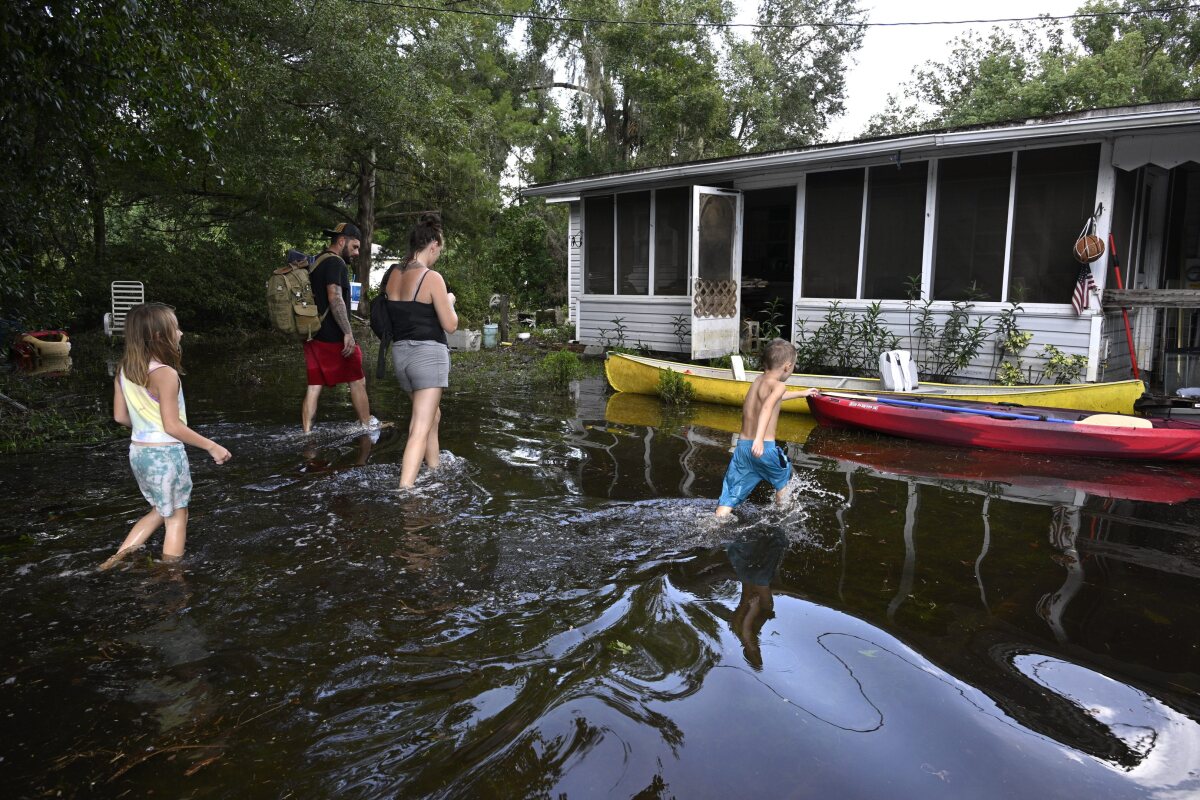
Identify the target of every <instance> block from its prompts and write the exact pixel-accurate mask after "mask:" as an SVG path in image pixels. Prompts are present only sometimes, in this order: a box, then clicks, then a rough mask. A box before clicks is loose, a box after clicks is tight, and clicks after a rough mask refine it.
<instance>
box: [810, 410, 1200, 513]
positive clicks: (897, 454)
mask: <svg viewBox="0 0 1200 800" xmlns="http://www.w3.org/2000/svg"><path fill="white" fill-rule="evenodd" d="M804 452H805V453H808V454H810V455H815V456H822V457H824V458H830V459H835V460H836V461H838V462H840V463H842V464H848V465H853V466H855V467H858V468H862V469H867V470H870V471H871V472H872V473H874V474H876V475H882V476H884V477H893V478H894V477H896V476H900V477H906V478H916V479H918V480H925V481H929V482H931V483H935V484H936V483H941V484H944V485H946V486H947V487H949V488H954V489H961V488H962V487H963V484H964V483H966V484H968V485H969V484H975V485H976V486H978V487H980V489H981V490H982V491H985V492H986V493H989V494H992V493H995V494H996V495H997V496H1004V494H1005V489H1006V487H1015V488H1018V489H1025V490H1034V491H1045V492H1046V493H1047V494H1048V495H1049V496H1053V495H1054V493H1055V491H1056V490H1061V489H1072V490H1076V491H1081V492H1086V493H1087V494H1089V495H1092V496H1093V497H1111V498H1113V499H1114V500H1140V501H1142V502H1147V503H1163V504H1173V503H1183V502H1186V501H1188V500H1197V499H1200V468H1196V467H1192V466H1182V465H1179V464H1151V463H1145V464H1129V463H1123V464H1121V463H1116V462H1105V461H1092V462H1087V461H1084V460H1082V459H1074V458H1071V457H1070V456H1040V455H1026V454H1025V453H1015V452H1013V451H1011V450H978V449H975V448H949V447H942V446H940V445H930V444H925V443H920V444H914V443H912V442H903V441H897V440H895V439H882V438H878V437H873V436H847V435H845V434H842V433H839V432H837V431H834V430H831V429H829V428H818V429H817V430H815V431H813V432H812V434H811V435H810V436H809V437H808V439H807V440H806V441H805V442H804Z"/></svg>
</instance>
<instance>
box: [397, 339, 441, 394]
mask: <svg viewBox="0 0 1200 800" xmlns="http://www.w3.org/2000/svg"><path fill="white" fill-rule="evenodd" d="M392 366H393V367H394V368H395V370H396V380H397V381H399V382H400V388H401V389H403V390H404V391H406V392H415V391H417V390H418V389H446V388H448V387H449V386H450V348H449V347H447V346H446V345H444V344H442V343H441V342H431V341H413V340H409V339H406V340H404V341H401V342H392Z"/></svg>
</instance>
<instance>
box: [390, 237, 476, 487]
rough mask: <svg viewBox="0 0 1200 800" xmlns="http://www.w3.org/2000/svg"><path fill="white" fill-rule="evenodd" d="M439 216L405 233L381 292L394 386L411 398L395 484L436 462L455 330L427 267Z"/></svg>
mask: <svg viewBox="0 0 1200 800" xmlns="http://www.w3.org/2000/svg"><path fill="white" fill-rule="evenodd" d="M442 242H443V239H442V221H441V218H440V217H439V216H438V215H437V214H423V215H422V216H421V219H420V221H418V222H417V225H416V227H414V228H413V230H412V233H410V234H409V237H408V255H407V256H406V257H405V259H404V261H402V262H401V263H400V265H398V266H397V267H393V268H392V269H390V270H389V271H388V274H387V276H386V277H385V278H384V285H383V291H384V294H385V296H386V297H387V305H388V316H389V317H390V318H391V323H392V336H393V339H394V341H393V343H392V364H393V366H394V367H395V370H396V380H397V381H399V383H400V387H401V388H402V389H404V391H406V392H408V394H409V396H410V397H411V398H412V417H411V419H409V422H408V442H407V443H406V444H405V445H404V460H403V463H402V465H401V467H400V488H401V489H407V488H409V487H411V486H412V485H413V484H414V483H416V480H417V473H418V472H420V470H421V462H422V461H424V462H425V464H426V465H427V466H428V467H429V468H430V469H431V470H433V469H437V468H438V466H439V464H440V463H441V457H440V442H439V441H438V427H439V426H440V424H441V420H442V411H441V403H442V391H443V390H444V389H446V388H447V386H449V374H450V351H449V349H448V348H447V347H446V334H447V333H454V331H455V330H457V329H458V315H457V314H456V313H454V295H453V294H451V293H450V292H448V291H447V290H446V281H445V279H443V278H442V276H441V275H440V274H438V273H437V272H435V271H434V270H433V269H432V267H433V265H434V264H436V263H437V260H438V257H439V256H441V254H442Z"/></svg>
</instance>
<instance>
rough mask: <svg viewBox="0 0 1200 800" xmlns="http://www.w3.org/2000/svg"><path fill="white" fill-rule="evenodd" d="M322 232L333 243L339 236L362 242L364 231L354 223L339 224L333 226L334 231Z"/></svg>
mask: <svg viewBox="0 0 1200 800" xmlns="http://www.w3.org/2000/svg"><path fill="white" fill-rule="evenodd" d="M321 232H322V233H324V234H325V235H326V236H328V237H329V238H330V240H331V241H332V240H333V239H336V238H337V237H339V236H345V237H346V238H348V239H358V240H359V241H362V231H360V230H359V229H358V226H357V225H355V224H354V223H353V222H339V223H338V224H337V225H334V226H333V230H330V231H321Z"/></svg>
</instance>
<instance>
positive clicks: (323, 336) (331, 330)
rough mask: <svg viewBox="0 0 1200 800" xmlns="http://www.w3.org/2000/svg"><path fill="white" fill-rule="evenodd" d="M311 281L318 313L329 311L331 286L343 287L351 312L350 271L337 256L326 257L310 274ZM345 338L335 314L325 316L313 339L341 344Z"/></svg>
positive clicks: (343, 293)
mask: <svg viewBox="0 0 1200 800" xmlns="http://www.w3.org/2000/svg"><path fill="white" fill-rule="evenodd" d="M322 255H324V254H322ZM318 258H320V256H318ZM309 281H310V282H311V283H312V290H313V299H314V300H316V301H317V312H318V313H321V314H325V312H326V311H327V310H328V309H329V289H328V288H327V287H328V286H329V285H330V284H335V285H340V286H341V287H342V298H343V299H344V300H345V301H346V309H347V310H349V308H350V270H349V269H348V268H347V267H346V262H345V261H342V260H341V259H340V258H338V257H337V256H335V255H330V256H326V257H325V259H324V260H323V261H321V263H320V264H318V265H317V266H316V267H314V268H313V270H312V272H311V273H309ZM343 336H344V334H343V333H342V327H341V326H340V325H338V324H337V319H335V318H334V316H333V314H325V319H324V320H322V321H321V330H319V331H317V333H316V335H315V336H313V338H314V339H316V340H318V341H322V342H341V341H342V337H343Z"/></svg>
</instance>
